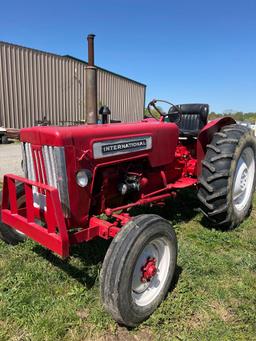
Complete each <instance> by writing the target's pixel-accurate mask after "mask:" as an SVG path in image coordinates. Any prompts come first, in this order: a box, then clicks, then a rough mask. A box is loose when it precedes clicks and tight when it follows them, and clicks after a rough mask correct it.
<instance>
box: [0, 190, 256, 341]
mask: <svg viewBox="0 0 256 341" xmlns="http://www.w3.org/2000/svg"><path fill="white" fill-rule="evenodd" d="M183 196H184V198H183V200H182V198H181V199H180V200H179V201H176V202H173V201H169V202H168V205H167V206H166V207H163V208H154V209H145V208H143V209H141V210H143V212H145V213H146V212H149V211H150V212H151V213H152V212H153V213H159V214H161V215H162V216H163V217H165V218H167V219H169V220H170V221H172V222H173V224H174V226H175V230H176V232H177V235H178V241H179V258H178V269H177V273H176V278H175V281H174V283H173V288H172V289H171V290H170V292H169V294H168V297H167V299H166V300H165V301H164V302H163V303H162V305H161V306H160V307H159V308H158V309H157V311H156V312H155V313H154V314H153V315H152V316H151V317H150V318H149V319H148V320H147V321H146V322H144V323H143V324H142V325H141V326H140V327H138V328H137V329H134V330H127V329H126V328H121V327H119V326H118V325H117V324H116V323H115V322H114V321H113V320H111V318H110V317H109V316H108V315H107V314H106V313H105V312H104V310H103V309H102V307H101V304H100V301H99V271H100V267H101V264H102V261H103V257H104V254H105V252H106V249H107V246H108V243H107V242H103V241H101V240H98V241H93V242H90V243H88V244H87V245H83V246H79V247H74V248H73V252H72V257H71V258H70V260H69V261H68V262H64V261H62V260H61V259H60V258H59V257H57V256H55V255H53V254H52V253H51V252H49V251H47V250H45V249H44V248H42V247H41V246H39V245H37V244H36V243H34V242H33V241H31V240H29V241H27V242H25V243H24V244H21V245H18V246H15V247H10V246H8V245H5V244H4V243H3V242H0V276H1V279H0V340H1V341H4V340H6V341H7V340H8V341H9V340H20V341H21V340H23V341H25V340H38V341H42V340H52V341H57V340H64V341H65V340H66V341H71V340H111V341H112V340H123V341H126V340H127V341H130V340H134V341H135V340H200V341H201V340H220V341H222V340H232V341H233V340H234V341H236V340H250V341H251V340H256V228H255V219H256V210H253V211H252V214H251V216H250V218H248V219H247V220H246V221H245V222H244V223H243V224H242V225H241V226H240V227H239V228H238V229H236V230H235V231H232V232H220V231H216V230H211V229H210V228H209V227H208V228H207V226H206V225H207V223H206V221H205V220H204V219H203V220H202V215H201V214H199V213H197V212H196V210H194V208H196V206H197V202H196V201H195V200H194V198H193V197H191V198H188V197H187V194H184V195H183ZM254 204H255V205H256V198H255V200H254ZM141 210H137V212H136V213H140V211H141Z"/></svg>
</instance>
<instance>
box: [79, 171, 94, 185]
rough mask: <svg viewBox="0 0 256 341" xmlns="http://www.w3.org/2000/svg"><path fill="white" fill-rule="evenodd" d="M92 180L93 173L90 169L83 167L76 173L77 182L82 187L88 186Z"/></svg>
mask: <svg viewBox="0 0 256 341" xmlns="http://www.w3.org/2000/svg"><path fill="white" fill-rule="evenodd" d="M91 180H92V173H91V171H89V169H81V170H80V171H78V172H77V173H76V183H77V184H78V186H80V187H86V186H87V185H88V184H89V183H90V182H91Z"/></svg>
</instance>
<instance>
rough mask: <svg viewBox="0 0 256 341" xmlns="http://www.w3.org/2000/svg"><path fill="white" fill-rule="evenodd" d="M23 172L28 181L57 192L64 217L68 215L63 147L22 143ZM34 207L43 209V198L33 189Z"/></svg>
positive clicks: (44, 204) (41, 194)
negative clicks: (52, 188) (41, 184)
mask: <svg viewBox="0 0 256 341" xmlns="http://www.w3.org/2000/svg"><path fill="white" fill-rule="evenodd" d="M22 156H23V170H24V173H25V176H26V177H27V178H28V179H29V180H33V181H37V182H40V183H43V184H46V185H49V186H52V187H55V188H57V189H58V191H59V196H60V201H61V205H62V210H63V213H64V216H65V217H68V216H69V215H70V204H69V194H68V185H67V173H66V160H65V151H64V147H52V146H34V145H31V143H27V142H23V143H22ZM33 195H34V205H35V206H39V207H40V208H42V209H43V208H45V207H46V203H45V196H44V194H43V193H39V192H38V189H37V188H36V187H34V188H33Z"/></svg>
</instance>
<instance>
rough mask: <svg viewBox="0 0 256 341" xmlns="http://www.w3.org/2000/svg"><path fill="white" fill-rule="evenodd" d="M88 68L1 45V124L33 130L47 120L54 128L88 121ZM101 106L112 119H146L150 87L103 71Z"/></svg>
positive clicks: (74, 61) (100, 71) (68, 59)
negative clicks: (109, 113)
mask: <svg viewBox="0 0 256 341" xmlns="http://www.w3.org/2000/svg"><path fill="white" fill-rule="evenodd" d="M85 66H86V64H85V63H84V62H82V61H79V60H77V59H74V58H72V57H61V56H58V55H54V54H50V53H46V52H41V51H37V50H33V49H29V48H24V47H20V46H17V45H12V44H8V43H4V42H0V125H1V124H2V125H3V126H5V127H8V128H10V127H13V128H22V127H29V126H33V125H34V124H35V122H36V121H37V120H42V118H43V117H44V116H46V118H47V120H50V121H51V122H52V123H53V124H59V123H60V122H61V121H80V120H84V118H85V98H86V96H85V91H86V89H85V81H86V74H85V73H86V69H85ZM97 77H98V105H102V104H104V105H108V106H109V108H110V109H111V113H112V116H111V118H112V119H116V120H121V121H123V122H129V121H136V120H139V119H141V118H142V117H143V111H144V104H145V103H144V100H145V85H143V84H140V83H137V82H135V81H132V80H129V79H127V78H124V77H122V76H119V75H116V74H114V73H111V72H108V71H106V70H103V69H100V68H98V76H97Z"/></svg>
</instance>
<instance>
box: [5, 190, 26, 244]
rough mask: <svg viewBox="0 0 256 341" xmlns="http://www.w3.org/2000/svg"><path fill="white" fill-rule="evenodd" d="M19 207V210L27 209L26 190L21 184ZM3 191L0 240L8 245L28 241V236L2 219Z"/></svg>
mask: <svg viewBox="0 0 256 341" xmlns="http://www.w3.org/2000/svg"><path fill="white" fill-rule="evenodd" d="M16 193H17V206H18V208H22V207H25V205H26V196H25V193H24V188H23V186H22V185H21V184H18V185H17V189H16ZM1 205H2V191H0V239H2V240H3V241H5V242H6V243H8V244H11V245H15V244H18V243H20V242H23V241H24V240H26V239H27V237H26V235H25V234H24V233H22V232H20V231H18V230H16V229H13V228H11V227H10V226H8V225H6V224H4V223H3V222H2V219H1Z"/></svg>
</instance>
